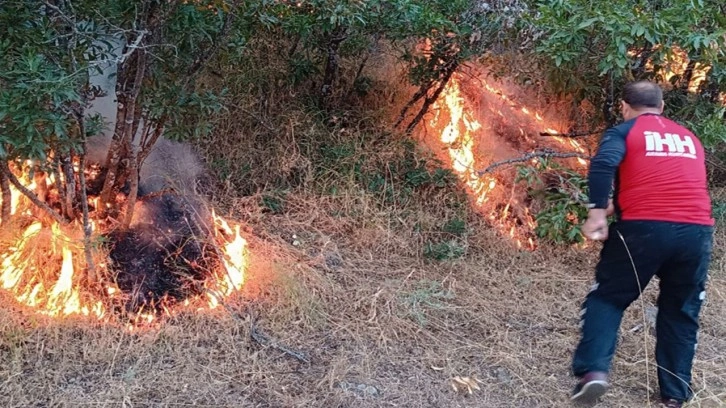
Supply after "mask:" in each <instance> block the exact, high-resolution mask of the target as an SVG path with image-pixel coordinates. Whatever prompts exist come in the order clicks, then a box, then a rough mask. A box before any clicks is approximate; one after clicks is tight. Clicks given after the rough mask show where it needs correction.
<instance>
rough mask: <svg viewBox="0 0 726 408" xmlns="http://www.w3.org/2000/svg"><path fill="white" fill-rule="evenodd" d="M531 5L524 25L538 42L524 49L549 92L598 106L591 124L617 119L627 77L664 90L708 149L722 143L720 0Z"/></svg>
mask: <svg viewBox="0 0 726 408" xmlns="http://www.w3.org/2000/svg"><path fill="white" fill-rule="evenodd" d="M535 10H536V12H535V13H533V14H532V15H531V16H530V19H528V24H532V25H533V26H534V27H535V29H534V30H533V32H534V33H536V35H537V36H538V38H539V39H538V40H537V41H536V42H534V44H536V45H535V46H534V47H532V48H531V49H530V50H529V51H530V52H531V53H533V54H535V55H538V56H539V58H538V60H539V61H540V62H542V66H544V67H545V71H546V72H547V78H548V83H549V85H550V86H551V87H552V89H554V90H555V91H556V92H560V93H565V94H569V95H574V96H575V97H576V98H577V99H578V100H585V99H587V100H590V101H591V102H593V103H594V104H595V105H596V106H601V107H602V113H603V115H602V116H601V117H595V118H594V120H593V122H594V123H593V127H598V126H599V125H600V124H601V123H602V122H605V123H606V124H612V123H613V122H614V121H615V112H614V109H613V108H614V104H615V102H616V101H615V99H616V95H617V94H618V91H619V89H620V88H621V87H622V85H624V83H625V82H626V81H630V80H637V79H649V80H654V81H657V82H660V83H662V84H663V85H664V86H665V87H666V95H665V98H666V102H667V103H666V107H667V113H668V114H669V115H671V116H673V117H674V118H675V119H676V120H681V121H683V122H686V123H688V124H690V125H691V126H692V127H693V128H694V131H696V133H698V134H699V135H700V136H701V137H702V138H703V139H704V142H705V143H706V144H707V146H710V147H713V146H715V145H716V144H717V143H721V142H723V141H724V140H726V127H724V126H723V124H722V125H721V126H718V125H717V123H718V122H721V123H723V118H724V116H723V115H724V110H723V106H722V105H721V103H719V101H718V98H719V94H720V93H722V92H724V91H726V71H725V70H724V67H725V66H726V17H724V16H725V15H726V14H725V12H726V6H725V5H724V4H723V2H719V1H708V0H700V1H691V2H684V1H678V0H671V1H658V2H651V1H642V2H630V1H621V0H618V1H612V2H607V3H598V4H594V3H592V2H589V1H579V0H578V1H561V0H547V1H539V2H537V7H536V9H535ZM699 71H700V73H701V74H703V73H705V75H703V76H699V75H696V73H697V72H699ZM598 122H599V123H598Z"/></svg>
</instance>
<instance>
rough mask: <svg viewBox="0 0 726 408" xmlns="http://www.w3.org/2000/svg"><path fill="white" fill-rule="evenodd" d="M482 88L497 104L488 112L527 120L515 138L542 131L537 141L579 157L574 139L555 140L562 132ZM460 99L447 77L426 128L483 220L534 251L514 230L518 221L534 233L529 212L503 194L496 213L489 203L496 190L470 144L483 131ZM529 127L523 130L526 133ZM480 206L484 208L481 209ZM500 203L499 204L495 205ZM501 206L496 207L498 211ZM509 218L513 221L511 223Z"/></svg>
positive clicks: (458, 87) (580, 150) (458, 84)
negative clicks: (436, 136)
mask: <svg viewBox="0 0 726 408" xmlns="http://www.w3.org/2000/svg"><path fill="white" fill-rule="evenodd" d="M481 83H482V87H483V90H485V91H487V92H489V93H490V94H492V95H494V96H495V98H496V99H498V100H499V101H501V106H496V104H494V105H491V108H490V109H491V114H492V115H499V116H500V117H502V118H504V119H505V120H507V119H508V118H509V117H510V116H512V115H514V116H515V117H518V118H520V119H524V121H525V122H529V123H531V124H532V125H534V126H531V127H530V126H519V127H516V125H515V129H518V130H519V134H520V135H521V136H522V137H523V138H525V139H527V140H529V141H532V140H531V139H529V137H528V132H530V131H532V130H533V129H536V128H539V129H545V131H546V132H547V133H549V134H551V135H553V136H552V137H548V138H544V139H540V142H541V143H548V142H552V141H554V142H556V143H558V144H560V145H562V146H563V147H564V148H566V149H567V150H569V151H575V152H578V153H585V152H586V149H585V148H584V146H583V145H581V144H580V143H579V142H578V141H577V140H575V139H573V138H567V137H560V136H557V135H559V134H561V133H562V132H560V131H557V130H556V128H557V127H558V126H557V125H555V124H554V122H550V121H548V120H547V119H545V117H544V116H543V114H542V113H540V112H537V111H536V110H534V109H532V108H531V107H528V106H521V105H520V104H517V103H516V102H515V101H514V100H513V98H512V97H510V96H508V95H507V94H506V92H505V88H502V89H498V88H496V87H495V86H494V85H493V83H489V82H487V81H486V80H482V81H481ZM465 102H466V101H465V99H464V97H463V95H462V90H461V82H460V78H458V77H457V76H456V75H455V76H454V77H452V79H451V80H450V81H449V83H448V84H447V86H446V87H445V88H444V90H443V92H442V94H441V96H440V97H439V99H438V100H437V102H436V103H435V104H434V110H433V112H434V115H433V118H432V119H431V120H430V121H429V122H428V127H429V128H430V129H433V130H438V131H440V142H442V143H443V144H444V146H445V151H446V152H447V156H448V160H449V162H450V165H451V168H452V170H454V172H455V173H456V174H457V175H458V176H459V179H460V180H461V181H462V182H464V184H465V185H466V187H467V190H469V192H470V193H471V194H472V195H473V197H474V199H475V202H476V204H477V205H478V206H479V207H480V208H481V209H482V210H484V211H485V212H486V211H489V214H488V216H487V218H488V219H489V220H490V221H491V222H492V224H493V225H494V226H495V227H496V228H498V229H499V231H500V232H501V233H502V234H503V235H505V236H508V237H510V238H511V239H513V241H514V243H515V244H516V245H517V247H519V248H522V247H527V248H530V249H532V248H534V247H535V242H534V239H533V238H532V237H523V236H522V235H521V232H520V227H519V226H518V225H519V224H520V223H522V224H523V228H524V229H528V230H529V231H530V232H531V231H534V229H535V227H536V223H535V221H534V218H533V216H532V215H531V214H530V212H529V209H528V208H527V207H526V206H524V205H523V204H521V203H519V202H518V201H517V200H516V199H514V195H513V193H512V194H509V195H507V196H508V197H509V196H511V198H509V201H508V203H507V204H506V205H504V209H503V210H499V209H497V208H496V207H495V206H493V205H491V203H489V201H490V199H491V197H492V191H493V190H494V189H495V188H496V187H497V181H496V180H495V179H494V177H493V176H491V175H489V174H484V175H480V174H479V173H478V172H477V170H478V169H482V168H484V167H485V166H486V164H490V163H482V162H481V160H480V158H478V157H477V156H476V154H475V152H476V151H477V150H476V144H477V142H479V141H481V138H484V137H487V134H486V130H485V129H483V127H482V125H481V123H480V121H479V120H478V118H477V116H476V113H475V112H474V111H472V110H470V109H468V108H467V106H466V103H465ZM527 129H529V130H527ZM532 162H533V163H535V164H536V163H537V159H536V158H535V159H532ZM578 162H579V164H580V165H581V166H586V165H587V162H586V161H585V160H584V159H582V158H578ZM485 204H488V206H487V208H486V209H485V208H484V206H485ZM501 204H505V203H501ZM500 208H501V207H500ZM515 217H516V218H517V219H518V220H519V221H517V220H516V219H515Z"/></svg>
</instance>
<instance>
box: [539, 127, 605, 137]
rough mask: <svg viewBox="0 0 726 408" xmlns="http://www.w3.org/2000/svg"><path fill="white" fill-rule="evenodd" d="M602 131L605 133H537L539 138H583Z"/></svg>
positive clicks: (585, 131)
mask: <svg viewBox="0 0 726 408" xmlns="http://www.w3.org/2000/svg"><path fill="white" fill-rule="evenodd" d="M604 131H605V129H593V130H584V131H581V132H570V133H550V132H539V135H540V136H555V137H585V136H592V135H598V134H600V133H602V132H604Z"/></svg>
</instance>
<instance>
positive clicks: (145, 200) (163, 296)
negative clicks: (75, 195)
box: [108, 192, 219, 313]
mask: <svg viewBox="0 0 726 408" xmlns="http://www.w3.org/2000/svg"><path fill="white" fill-rule="evenodd" d="M137 211H138V212H139V213H140V214H139V216H140V220H137V221H135V222H134V224H133V225H132V226H131V228H129V229H128V230H126V231H120V232H118V231H117V232H112V233H111V234H109V236H108V251H109V252H108V253H109V258H110V260H111V261H112V262H111V268H110V269H111V272H112V274H113V276H114V280H115V283H116V284H117V285H118V288H119V289H120V290H121V291H122V292H123V293H124V294H125V295H126V296H125V299H127V300H126V303H125V305H124V311H125V312H127V313H134V312H138V311H140V310H141V309H143V310H145V311H147V312H150V311H157V312H158V311H160V310H161V306H162V302H164V303H165V306H172V305H173V304H174V303H177V302H180V301H183V300H185V299H187V298H190V297H194V296H196V295H199V294H201V293H202V291H203V288H202V284H203V282H204V280H205V279H207V278H209V277H210V276H211V273H212V271H214V268H216V267H218V266H219V261H218V257H217V253H218V252H217V249H216V248H215V247H214V244H213V241H212V239H211V237H210V236H209V233H210V231H209V226H210V225H211V224H212V220H211V218H206V217H203V216H202V215H201V214H202V211H201V210H200V207H198V206H195V205H194V203H193V202H192V200H191V199H190V198H189V197H184V196H181V195H178V194H175V193H170V192H164V193H157V194H153V195H147V196H144V197H141V198H140V200H139V202H138V205H137Z"/></svg>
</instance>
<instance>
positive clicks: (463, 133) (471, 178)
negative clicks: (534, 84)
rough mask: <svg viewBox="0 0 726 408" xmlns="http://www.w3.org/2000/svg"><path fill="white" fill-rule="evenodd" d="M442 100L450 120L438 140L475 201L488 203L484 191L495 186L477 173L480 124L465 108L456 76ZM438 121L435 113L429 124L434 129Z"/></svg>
mask: <svg viewBox="0 0 726 408" xmlns="http://www.w3.org/2000/svg"><path fill="white" fill-rule="evenodd" d="M443 102H444V103H443V104H444V106H445V107H446V111H447V112H448V114H449V120H448V122H447V123H446V124H445V126H444V127H443V130H442V132H441V141H442V142H443V143H444V144H445V145H446V146H447V148H448V153H449V158H450V160H451V166H452V168H453V169H454V171H456V173H457V174H458V175H459V178H460V179H461V180H462V181H463V182H464V183H465V184H466V185H467V187H469V189H470V190H471V192H472V193H473V194H474V196H475V197H476V203H477V204H478V205H481V204H483V203H485V202H487V194H489V192H490V191H492V190H493V189H494V188H495V187H496V185H497V182H496V180H495V179H494V178H493V177H491V176H488V175H487V176H484V177H480V176H479V175H478V174H477V170H478V169H477V168H476V159H475V157H474V143H475V140H474V132H476V131H477V130H479V129H480V128H481V124H480V123H479V122H478V121H477V120H476V119H474V118H473V117H472V115H471V113H470V112H468V111H466V110H465V109H464V98H463V97H462V96H461V87H460V86H459V82H458V81H457V79H455V78H454V79H452V80H451V81H450V82H449V84H448V85H447V86H446V88H445V89H444V91H443ZM437 104H438V102H437ZM439 120H440V117H439V115H436V117H435V118H434V119H433V120H432V121H431V126H432V127H433V128H436V127H437V125H438V123H437V122H438V121H439Z"/></svg>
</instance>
